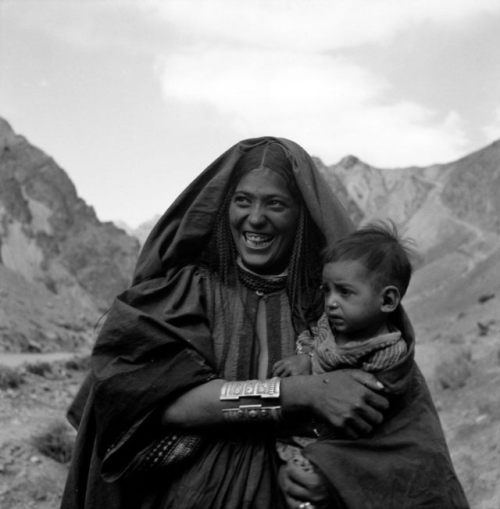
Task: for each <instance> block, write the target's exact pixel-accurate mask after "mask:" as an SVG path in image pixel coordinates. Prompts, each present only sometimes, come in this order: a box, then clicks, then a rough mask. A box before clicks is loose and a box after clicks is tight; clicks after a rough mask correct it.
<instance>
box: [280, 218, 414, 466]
mask: <svg viewBox="0 0 500 509" xmlns="http://www.w3.org/2000/svg"><path fill="white" fill-rule="evenodd" d="M410 255H411V251H410V249H409V247H407V243H406V242H405V241H403V240H401V239H400V237H399V236H398V233H397V230H396V228H395V226H394V225H393V224H392V223H391V224H390V225H385V224H384V223H380V224H372V225H367V226H366V227H364V228H361V229H360V230H358V231H356V232H354V233H352V234H351V235H349V236H347V237H345V238H343V239H341V240H340V241H339V242H337V243H336V244H335V245H334V246H332V247H330V248H328V249H327V250H326V251H325V253H324V267H323V283H322V287H323V291H324V296H325V310H324V313H323V315H322V316H321V317H320V318H319V320H318V322H317V325H316V326H314V327H312V329H311V330H312V334H311V333H310V332H309V331H305V332H304V333H302V334H301V335H300V336H299V338H298V340H297V352H298V354H297V355H294V356H292V357H288V358H286V359H282V360H280V361H278V362H277V363H276V364H275V365H274V367H273V375H274V376H282V377H283V376H291V375H298V374H310V373H311V372H312V373H313V374H322V373H325V372H328V371H332V370H334V369H341V368H358V369H363V370H365V371H369V372H372V373H377V372H379V371H383V370H387V369H388V368H391V367H392V366H394V365H396V364H397V363H398V362H399V361H401V360H402V359H404V358H405V356H406V354H407V345H406V342H405V340H404V338H402V336H401V332H400V331H398V330H397V329H396V328H395V327H394V326H393V325H392V324H391V323H390V319H389V318H390V315H391V313H393V312H394V311H395V310H396V308H397V307H398V306H399V304H400V302H401V299H402V298H403V296H404V294H405V292H406V290H407V288H408V285H409V282H410V278H411V274H412V265H411V262H410ZM331 432H332V431H331V430H330V431H329V433H331ZM324 433H325V429H324V427H323V426H321V425H320V426H317V427H316V428H315V434H316V435H317V436H319V435H322V434H324ZM314 440H315V439H314V438H310V437H299V436H294V437H292V438H291V439H290V440H287V441H286V442H285V441H279V442H278V445H277V449H278V453H279V455H280V457H281V459H282V460H284V461H294V462H295V463H299V464H300V465H302V466H303V467H304V468H306V469H309V468H310V465H309V463H308V461H307V460H306V459H305V458H303V457H302V455H301V453H300V449H301V448H302V447H304V446H305V445H307V444H308V443H310V442H311V441H314Z"/></svg>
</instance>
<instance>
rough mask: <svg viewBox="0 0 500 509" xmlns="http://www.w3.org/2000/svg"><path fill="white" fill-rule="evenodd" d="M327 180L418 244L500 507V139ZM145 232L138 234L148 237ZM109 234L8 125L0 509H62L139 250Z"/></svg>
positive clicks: (0, 208) (454, 409) (470, 471)
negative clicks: (73, 406)
mask: <svg viewBox="0 0 500 509" xmlns="http://www.w3.org/2000/svg"><path fill="white" fill-rule="evenodd" d="M316 164H317V165H318V167H319V169H320V171H322V172H323V173H324V175H325V176H326V178H327V180H328V182H329V184H330V185H331V186H332V187H333V188H334V190H335V192H336V193H337V194H338V195H339V196H340V197H341V199H342V200H343V201H344V203H345V204H346V206H347V208H348V210H349V212H350V213H351V215H352V217H353V219H354V220H355V221H356V222H358V223H359V222H360V223H363V222H366V221H368V220H372V219H374V218H381V219H385V218H392V219H393V220H394V221H395V222H396V223H397V224H398V225H399V226H400V229H401V230H402V231H403V232H404V233H405V235H407V236H408V237H411V238H413V239H414V240H415V243H416V247H417V248H418V251H419V253H420V255H421V256H420V257H419V259H418V261H417V267H418V269H417V271H416V273H415V276H414V279H413V281H412V284H411V286H410V289H409V293H408V295H407V296H406V297H405V300H404V303H405V306H406V309H407V311H408V313H409V315H410V317H411V318H412V321H413V323H414V326H415V329H416V332H417V358H418V363H419V365H420V367H421V369H422V370H423V372H424V374H425V376H426V378H427V380H428V381H429V384H430V386H431V389H432V392H433V395H434V398H435V402H436V405H437V407H438V410H439V412H440V416H441V419H442V421H443V426H444V429H445V432H446V436H447V439H448V443H449V445H450V450H451V453H452V456H453V459H454V463H455V466H456V470H457V472H458V475H459V477H460V479H461V480H462V483H463V485H464V488H465V490H466V493H467V496H468V498H469V501H470V504H471V507H473V508H474V509H476V508H478V509H497V508H498V507H500V446H498V445H497V444H498V443H499V442H500V399H499V397H498V386H499V384H500V342H499V336H500V318H499V316H500V314H499V311H500V306H499V299H500V142H496V143H493V144H492V145H490V146H488V147H485V148H484V149H482V150H480V151H478V152H476V153H473V154H470V155H469V156H467V157H465V158H463V159H460V160H459V161H455V162H452V163H449V164H444V165H435V166H431V167H426V168H401V169H391V170H384V169H377V168H373V167H371V166H369V165H368V164H366V163H363V162H362V161H360V160H358V159H357V158H355V157H353V156H347V157H345V158H344V159H342V160H341V161H340V162H339V163H338V164H335V165H333V166H326V165H324V164H323V163H322V161H321V160H319V159H316ZM142 226H143V228H142V230H144V231H142V233H137V232H131V233H134V235H138V236H139V237H140V239H141V241H142V240H143V238H144V236H145V235H146V234H147V232H148V230H149V229H150V228H151V224H145V225H142ZM125 230H127V229H126V227H125V226H124V225H121V227H120V228H118V227H116V226H115V225H113V224H111V223H101V222H99V221H98V219H97V218H96V215H95V213H94V211H93V209H92V208H91V207H89V206H88V205H87V204H85V202H84V201H83V200H82V199H81V198H80V197H78V195H77V192H76V190H75V188H74V186H73V184H72V183H71V181H70V180H69V178H68V177H67V175H66V173H65V172H64V170H62V169H61V168H59V167H58V166H57V164H56V163H55V161H54V160H53V159H51V158H50V157H49V156H47V155H46V154H44V153H43V152H42V151H40V150H39V149H37V148H35V147H33V146H32V145H30V144H29V142H28V141H27V140H25V139H24V138H23V137H22V136H19V135H17V134H15V133H14V132H13V131H12V129H11V128H10V126H9V125H8V124H7V123H6V122H5V121H3V120H1V119H0V507H2V508H5V509H25V508H30V507H36V508H40V509H52V508H56V507H58V501H59V497H60V493H61V490H62V486H63V483H64V477H65V475H66V471H67V460H68V458H69V454H70V452H71V442H72V438H73V434H72V433H73V432H72V430H71V429H70V428H69V426H68V425H67V424H66V423H65V420H64V412H65V410H66V408H67V406H68V404H69V401H70V400H71V398H72V397H73V395H74V393H75V391H76V390H77V388H78V385H79V383H80V381H81V379H82V377H83V375H84V373H85V370H86V368H87V364H86V362H87V357H86V355H87V354H88V352H89V349H90V347H91V345H92V343H93V341H94V339H95V335H96V330H97V328H98V326H99V319H100V317H101V316H102V314H103V312H105V310H106V308H107V306H109V304H110V302H111V299H112V298H113V296H114V295H115V294H116V293H118V292H119V291H120V290H121V289H123V288H125V287H126V286H127V284H128V281H129V280H130V277H131V273H132V269H133V265H134V262H135V259H136V256H137V252H138V245H139V242H138V240H137V239H136V238H135V237H133V236H132V235H129V234H127V233H126V231H125Z"/></svg>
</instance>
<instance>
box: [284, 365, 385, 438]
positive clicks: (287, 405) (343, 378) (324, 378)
mask: <svg viewBox="0 0 500 509" xmlns="http://www.w3.org/2000/svg"><path fill="white" fill-rule="evenodd" d="M383 388H384V386H383V385H382V384H381V383H380V382H379V381H378V380H377V379H376V378H375V376H374V375H372V374H371V373H366V372H364V371H361V370H356V369H342V370H336V371H332V372H330V373H325V374H324V375H316V376H308V377H306V376H300V377H290V378H284V379H283V380H282V382H281V391H282V397H281V399H282V404H283V409H284V411H285V412H288V411H290V412H295V411H299V412H300V411H303V410H311V411H312V412H314V413H315V414H316V415H317V416H319V417H321V418H323V419H324V420H325V421H326V422H328V423H329V424H330V426H332V427H333V428H334V429H337V430H340V431H341V432H342V433H343V434H345V435H346V436H348V437H349V438H358V437H360V436H363V435H367V434H369V433H370V432H371V431H372V430H373V428H374V427H375V426H376V425H377V424H380V423H381V422H382V421H383V412H384V410H386V409H387V408H388V407H389V402H388V400H387V398H385V397H384V396H383V395H382V394H381V391H382V390H383Z"/></svg>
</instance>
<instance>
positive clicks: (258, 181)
mask: <svg viewBox="0 0 500 509" xmlns="http://www.w3.org/2000/svg"><path fill="white" fill-rule="evenodd" d="M257 189H258V190H260V191H265V190H268V191H270V192H271V191H272V192H276V191H279V192H280V193H285V194H288V195H291V194H292V193H291V190H290V187H289V185H288V182H287V180H286V179H285V178H284V176H282V175H281V173H280V172H277V171H275V170H272V169H271V168H266V167H264V168H255V169H253V170H250V171H249V172H248V173H246V174H245V175H243V176H242V177H241V179H240V180H239V182H238V183H237V184H236V191H241V190H257Z"/></svg>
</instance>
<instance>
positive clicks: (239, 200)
mask: <svg viewBox="0 0 500 509" xmlns="http://www.w3.org/2000/svg"><path fill="white" fill-rule="evenodd" d="M249 202H250V200H249V199H248V198H247V197H246V196H242V195H236V196H233V203H236V205H246V204H247V203H249Z"/></svg>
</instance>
